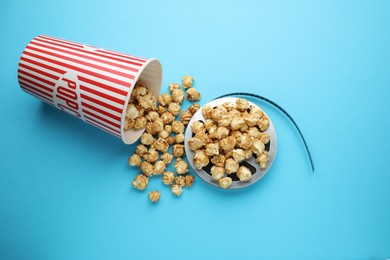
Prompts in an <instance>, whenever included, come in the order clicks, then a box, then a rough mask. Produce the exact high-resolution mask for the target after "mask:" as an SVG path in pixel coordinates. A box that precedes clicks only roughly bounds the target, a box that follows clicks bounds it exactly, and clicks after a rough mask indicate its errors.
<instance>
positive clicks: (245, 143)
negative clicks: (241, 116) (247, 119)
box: [237, 133, 253, 150]
mask: <svg viewBox="0 0 390 260" xmlns="http://www.w3.org/2000/svg"><path fill="white" fill-rule="evenodd" d="M237 141H238V142H237V145H238V146H239V147H241V148H242V149H245V150H248V149H249V148H251V146H252V142H253V138H252V137H251V135H250V134H248V133H244V134H241V135H240V136H238V137H237Z"/></svg>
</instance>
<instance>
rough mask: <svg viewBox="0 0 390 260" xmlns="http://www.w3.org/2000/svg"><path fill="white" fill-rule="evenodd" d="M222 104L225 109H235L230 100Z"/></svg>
mask: <svg viewBox="0 0 390 260" xmlns="http://www.w3.org/2000/svg"><path fill="white" fill-rule="evenodd" d="M222 105H223V106H224V107H225V108H226V110H227V111H232V110H233V109H235V107H234V104H233V103H232V102H230V101H226V102H224V103H223V104H222Z"/></svg>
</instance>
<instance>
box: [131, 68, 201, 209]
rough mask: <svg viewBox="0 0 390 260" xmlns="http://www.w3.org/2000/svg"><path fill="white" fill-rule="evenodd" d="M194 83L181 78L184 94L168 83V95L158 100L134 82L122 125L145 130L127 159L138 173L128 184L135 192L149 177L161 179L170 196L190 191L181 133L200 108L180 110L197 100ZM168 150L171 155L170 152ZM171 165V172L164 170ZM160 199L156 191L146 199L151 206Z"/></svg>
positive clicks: (163, 95)
mask: <svg viewBox="0 0 390 260" xmlns="http://www.w3.org/2000/svg"><path fill="white" fill-rule="evenodd" d="M193 81H194V79H193V77H192V76H183V78H182V88H183V89H184V90H185V91H186V93H185V92H184V90H183V89H181V88H180V84H179V83H171V84H169V91H170V93H163V94H161V95H159V96H158V98H157V100H156V99H155V97H154V95H153V93H152V92H151V91H150V90H149V88H148V87H147V86H146V85H145V84H144V83H142V82H137V84H136V85H135V87H134V90H133V92H132V93H131V98H130V101H129V104H128V106H127V110H126V117H125V125H124V129H125V130H128V129H131V128H134V129H142V128H145V132H144V133H143V134H142V135H141V138H140V142H141V144H139V145H138V146H137V148H136V151H135V153H134V154H133V155H131V156H130V157H129V159H128V163H129V165H130V166H132V167H139V169H140V171H141V173H140V174H138V175H137V176H135V178H134V180H133V182H132V183H131V184H132V186H133V187H134V188H135V189H137V190H145V189H146V188H147V186H148V183H149V178H152V177H155V176H161V180H162V183H163V184H165V185H167V186H169V187H170V189H171V192H172V194H174V195H176V196H181V194H182V193H183V187H186V188H190V187H191V186H192V184H193V183H194V180H195V178H194V176H192V175H190V174H188V170H189V166H188V163H187V162H186V161H185V160H184V158H185V149H184V130H185V126H186V125H187V124H188V122H189V121H190V120H191V118H192V116H193V115H194V114H195V113H196V112H197V111H198V110H199V108H200V106H199V104H197V103H194V104H192V105H191V106H190V107H189V108H188V109H187V110H184V111H183V112H182V107H181V105H182V102H183V101H184V99H185V98H187V99H188V100H189V101H199V100H200V93H199V92H198V91H197V90H196V89H195V88H193V87H192V85H193ZM181 112H182V113H181ZM180 113H181V115H180V117H179V118H177V117H178V116H179V114H180ZM170 149H171V150H172V152H169V150H170ZM172 162H174V163H173V168H174V172H172V171H167V167H168V165H169V164H171V163H172ZM160 197H161V194H160V193H159V192H158V191H150V192H149V200H150V201H151V202H153V203H155V202H157V201H159V200H160Z"/></svg>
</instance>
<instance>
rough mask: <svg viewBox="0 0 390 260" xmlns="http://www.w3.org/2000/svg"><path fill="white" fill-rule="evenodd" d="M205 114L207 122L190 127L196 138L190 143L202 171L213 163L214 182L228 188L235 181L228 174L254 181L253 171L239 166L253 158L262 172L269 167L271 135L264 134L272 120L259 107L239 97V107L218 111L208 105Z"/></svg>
mask: <svg viewBox="0 0 390 260" xmlns="http://www.w3.org/2000/svg"><path fill="white" fill-rule="evenodd" d="M202 114H203V116H204V118H205V119H206V121H205V122H201V121H198V122H194V123H193V124H192V125H191V130H192V132H193V134H194V136H193V137H192V138H191V139H190V140H189V141H188V146H189V148H190V149H191V150H192V151H194V159H193V160H194V164H195V167H196V168H198V169H199V170H200V169H202V168H203V167H205V166H207V165H209V163H210V162H211V164H212V165H213V166H212V167H211V177H212V179H213V180H214V181H217V182H219V185H220V186H221V187H222V188H228V187H230V185H231V184H232V181H233V180H232V178H231V177H229V176H227V175H231V174H236V176H237V177H238V179H239V180H240V181H249V180H250V179H251V178H252V173H251V171H250V169H249V168H248V167H245V166H243V165H242V166H240V164H239V163H241V162H243V161H245V160H248V159H250V158H251V157H252V156H255V157H256V162H257V163H258V164H259V165H260V168H261V169H265V168H266V167H267V163H268V152H267V151H266V150H265V145H266V144H267V143H269V140H270V136H269V134H268V133H267V132H265V131H266V130H267V129H268V127H269V125H270V120H269V118H268V117H267V116H266V115H264V113H263V110H262V109H261V108H260V107H257V106H253V105H249V102H248V101H247V100H246V99H240V98H238V99H236V104H233V103H232V102H225V103H223V104H221V105H218V106H217V107H215V108H213V107H211V106H208V105H205V106H203V108H202Z"/></svg>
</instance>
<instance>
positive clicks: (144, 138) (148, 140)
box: [141, 133, 154, 145]
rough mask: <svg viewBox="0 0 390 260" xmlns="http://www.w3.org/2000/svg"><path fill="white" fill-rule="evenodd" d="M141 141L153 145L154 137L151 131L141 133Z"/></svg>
mask: <svg viewBox="0 0 390 260" xmlns="http://www.w3.org/2000/svg"><path fill="white" fill-rule="evenodd" d="M141 143H142V144H144V145H151V144H152V143H154V138H153V136H152V135H151V134H149V133H143V134H142V135H141Z"/></svg>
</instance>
